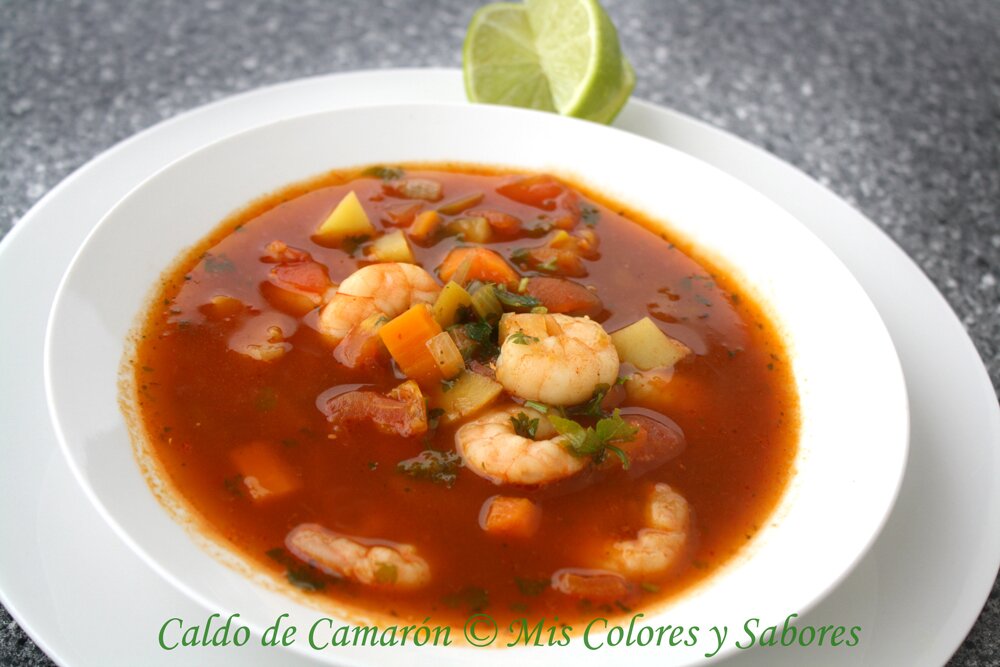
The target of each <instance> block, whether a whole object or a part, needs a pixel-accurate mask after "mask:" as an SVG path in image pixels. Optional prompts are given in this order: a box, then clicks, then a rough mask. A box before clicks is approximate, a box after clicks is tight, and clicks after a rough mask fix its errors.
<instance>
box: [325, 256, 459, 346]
mask: <svg viewBox="0 0 1000 667" xmlns="http://www.w3.org/2000/svg"><path fill="white" fill-rule="evenodd" d="M440 291H441V287H440V286H439V285H438V284H437V281H436V280H434V277H433V276H432V275H431V274H429V273H427V271H425V270H424V269H422V268H420V267H419V266H416V265H415V264H403V263H399V262H386V263H383V264H370V265H368V266H365V267H362V268H360V269H358V270H357V271H355V272H354V273H352V274H351V275H349V276H348V277H347V278H346V279H345V280H344V282H342V283H340V287H338V288H337V293H336V294H334V295H333V298H332V299H330V303H328V304H326V306H324V307H323V311H322V312H321V313H320V316H319V327H320V331H322V332H323V333H325V334H327V335H328V336H331V337H333V338H336V339H338V340H340V339H342V338H344V336H346V335H347V334H348V333H349V332H350V330H351V329H353V328H354V327H355V326H356V325H358V324H360V323H361V322H362V321H363V320H365V319H366V318H368V317H371V316H372V315H375V314H382V315H384V316H385V317H387V318H389V319H392V318H393V317H396V316H397V315H400V314H402V313H403V312H404V311H406V310H407V309H408V308H410V307H411V306H414V305H416V304H418V303H433V302H434V299H436V298H437V295H438V292H440Z"/></svg>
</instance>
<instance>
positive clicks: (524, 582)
mask: <svg viewBox="0 0 1000 667" xmlns="http://www.w3.org/2000/svg"><path fill="white" fill-rule="evenodd" d="M514 583H515V584H517V590H519V591H521V595H526V596H528V597H535V596H538V595H541V594H542V593H543V592H545V589H546V588H548V587H549V585H550V582H549V580H548V579H522V578H521V577H514Z"/></svg>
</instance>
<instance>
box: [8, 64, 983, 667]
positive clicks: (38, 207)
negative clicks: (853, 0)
mask: <svg viewBox="0 0 1000 667" xmlns="http://www.w3.org/2000/svg"><path fill="white" fill-rule="evenodd" d="M417 73H421V74H424V75H438V76H449V77H452V78H453V79H454V78H455V77H456V76H457V75H458V71H457V70H454V69H448V68H419V69H416V68H397V69H384V70H362V71H356V72H345V73H334V74H326V75H320V76H314V77H306V78H302V79H295V80H292V81H288V82H283V83H279V84H275V85H272V86H265V87H261V88H257V89H254V90H250V91H246V92H243V93H239V94H237V95H233V96H230V97H226V98H223V99H220V100H217V101H214V102H211V103H209V104H206V105H202V106H199V107H196V108H194V109H189V110H187V111H184V112H183V113H181V114H178V115H176V116H174V117H172V118H169V119H167V120H164V121H162V122H160V123H158V124H156V125H154V126H152V127H150V128H147V129H145V130H143V131H142V132H140V133H138V134H136V135H133V136H131V137H129V138H128V139H125V140H123V141H122V142H119V143H117V144H115V145H113V146H111V147H109V148H108V149H106V150H104V151H102V152H101V153H99V154H98V155H97V156H95V157H94V158H92V159H91V160H89V161H88V162H86V163H85V164H84V165H82V166H81V167H79V168H78V169H76V170H75V171H74V172H73V173H72V174H70V175H69V176H67V177H66V178H64V179H63V180H62V181H61V182H60V183H59V184H58V185H57V186H55V187H54V188H53V189H52V190H50V191H49V192H48V193H47V194H46V195H45V196H44V197H43V198H42V199H41V200H39V201H38V202H36V203H35V204H34V205H33V206H32V207H31V208H30V209H29V210H28V211H27V212H26V213H25V214H24V215H23V216H22V217H21V222H19V223H18V224H15V225H14V227H13V228H12V230H11V231H10V232H8V233H7V234H6V235H5V239H4V240H3V242H2V243H0V259H3V258H4V257H7V256H9V255H10V253H12V252H13V251H12V250H11V246H13V245H14V241H15V240H16V239H17V238H20V236H21V233H22V230H21V229H20V228H22V227H27V226H28V223H33V221H34V220H35V219H36V218H37V217H38V216H39V215H40V212H41V211H43V210H44V209H45V208H46V207H47V206H48V205H49V204H50V203H51V202H52V200H54V199H56V198H57V197H58V196H59V195H60V194H61V193H62V192H63V191H64V190H65V189H66V188H67V187H68V185H69V184H71V183H73V182H75V180H76V179H77V178H79V177H80V175H81V174H82V173H85V172H87V171H89V170H91V169H93V168H94V167H95V166H96V165H98V164H103V163H105V162H106V161H108V160H110V159H111V158H112V157H114V156H115V155H116V154H117V153H118V152H119V151H121V150H122V149H123V148H124V147H126V146H128V145H130V144H131V143H132V142H134V141H138V140H139V139H140V138H142V137H145V136H146V135H148V134H151V133H154V132H160V131H162V130H165V129H167V128H169V127H170V126H171V125H173V124H174V123H177V122H179V121H180V120H181V119H186V118H188V117H190V116H193V115H196V114H199V113H202V112H205V111H207V110H209V109H212V108H215V107H220V106H225V105H228V104H232V103H234V102H236V101H239V100H242V99H244V98H252V97H255V96H258V95H262V94H269V93H272V92H273V91H274V90H275V89H282V88H286V87H288V88H290V87H296V86H303V87H309V86H313V85H319V86H326V87H329V86H331V85H332V86H333V87H336V86H335V84H336V83H337V82H338V81H340V80H343V79H346V78H349V77H372V76H377V77H387V78H391V77H398V76H407V77H409V76H413V75H414V74H417ZM382 83H384V81H382ZM629 106H630V107H635V108H636V109H637V112H636V114H654V115H655V116H656V117H657V121H658V122H661V123H662V122H663V120H664V119H666V120H669V121H671V123H680V124H694V126H695V127H699V128H702V129H703V130H705V131H707V132H709V133H711V134H714V135H719V136H720V137H721V139H722V140H724V142H725V143H726V144H727V145H730V144H731V143H733V142H734V140H735V144H736V145H737V146H743V147H744V148H745V149H747V150H748V151H749V156H750V157H752V158H753V159H754V161H758V162H761V161H762V162H763V163H765V164H767V165H768V167H769V168H771V169H773V170H775V171H777V172H779V173H780V175H781V177H782V179H783V180H788V179H793V180H796V181H797V183H798V184H800V185H807V186H811V187H810V189H811V190H812V191H813V192H812V193H811V196H822V197H824V198H825V199H826V201H827V202H828V203H830V202H832V203H836V204H839V205H840V206H841V207H843V208H844V210H846V211H849V212H850V213H851V214H852V217H853V218H854V220H852V221H851V222H852V224H857V225H860V223H861V222H862V221H864V222H865V223H867V225H861V226H862V227H863V228H865V229H867V231H869V232H870V231H871V230H876V231H877V232H878V233H879V235H880V236H881V237H883V239H884V240H886V241H889V242H890V243H889V245H888V246H885V247H884V248H883V250H884V251H886V252H889V248H895V251H896V252H895V253H893V255H894V256H897V255H898V257H900V258H905V261H906V263H907V264H909V265H910V266H912V268H914V269H916V273H917V274H918V275H921V276H922V277H923V281H921V286H922V287H923V288H928V287H929V288H930V292H932V293H934V294H935V295H936V297H933V298H934V299H935V301H937V302H938V303H939V305H940V306H943V307H944V308H945V312H947V313H950V314H951V318H948V323H949V325H950V327H951V328H952V329H954V330H955V333H954V334H953V338H952V339H951V340H952V344H954V345H956V346H958V347H960V350H958V352H960V353H961V354H963V355H969V353H971V355H972V357H971V359H974V360H975V361H976V363H974V364H973V366H975V374H976V375H977V376H978V380H977V382H976V384H977V387H976V389H975V390H976V391H977V392H988V394H989V395H990V398H991V401H992V402H993V404H994V405H995V397H996V393H995V389H994V387H993V385H992V382H991V380H990V378H989V376H988V374H987V372H986V369H985V367H984V365H983V363H982V359H981V358H980V356H979V354H978V351H977V350H976V348H975V346H974V345H973V343H972V340H971V339H970V337H969V336H968V334H967V333H965V332H964V330H963V329H962V327H961V322H960V320H959V319H958V317H957V316H956V315H955V313H954V311H952V309H951V307H950V306H949V305H948V303H947V301H946V300H945V298H944V296H943V295H942V294H941V293H940V291H939V290H938V289H937V288H936V286H934V284H933V283H932V282H931V281H930V279H929V278H928V277H927V276H926V275H925V274H923V272H922V271H921V270H920V267H919V266H917V265H916V263H915V262H914V261H913V260H912V258H910V257H909V256H908V255H906V253H905V252H903V251H902V250H901V249H900V248H899V247H898V246H897V245H896V244H895V242H893V241H892V239H891V238H890V237H889V236H888V235H887V234H886V233H885V231H884V230H882V229H881V228H880V227H878V226H877V225H876V224H874V223H873V222H872V221H871V220H869V219H868V218H867V217H865V216H864V215H863V214H862V213H861V212H859V211H857V210H856V209H855V208H854V207H852V206H851V205H850V204H848V203H847V202H846V201H844V200H843V199H842V198H841V197H839V196H838V195H837V194H836V193H834V192H832V191H831V190H830V189H829V188H827V187H825V186H823V185H822V184H820V183H818V182H817V181H816V180H815V179H813V178H812V177H811V176H809V175H808V174H806V173H804V172H803V171H801V170H800V169H798V168H797V167H795V166H793V165H791V164H789V163H787V162H785V161H783V160H781V159H779V158H777V157H775V156H773V155H771V154H769V153H768V152H767V151H765V150H764V149H763V148H760V147H759V146H756V145H754V144H752V143H750V142H748V141H746V140H744V139H742V138H740V137H737V136H735V135H733V134H732V133H730V132H728V131H727V130H725V129H722V128H717V127H714V126H712V125H710V124H709V123H706V122H704V121H700V120H698V119H696V118H693V117H691V116H689V115H686V114H683V113H680V112H678V111H675V110H672V109H669V108H666V107H661V106H658V105H655V104H652V103H649V102H645V101H642V100H632V101H631V102H630V103H629ZM636 114H633V115H636ZM628 115H629V114H628V110H627V109H626V112H625V113H623V117H627V116H628ZM258 124H259V123H258ZM670 145H675V144H673V143H671V144H670ZM681 150H683V151H684V152H689V151H687V150H685V149H683V148H681ZM703 159H704V158H703ZM741 180H742V179H741ZM757 189H761V188H759V187H757ZM765 194H767V196H769V197H773V196H772V195H770V194H769V193H767V192H765ZM776 201H777V202H778V205H779V206H782V207H783V208H786V209H787V205H786V203H785V202H784V201H781V200H780V198H779V199H777V200H776ZM8 239H11V240H8ZM890 333H892V330H891V329H890ZM958 339H964V342H959V340H958ZM971 359H970V361H971ZM992 412H993V414H992V415H991V416H990V422H991V423H992V426H993V433H996V432H997V431H998V429H1000V410H996V411H992ZM993 542H994V543H1000V538H998V539H996V540H993ZM990 550H991V551H992V552H993V556H994V558H993V559H992V561H993V563H992V565H991V570H992V574H991V575H990V584H992V581H993V579H994V578H995V572H996V566H997V565H998V564H1000V548H997V546H996V544H994V546H993V548H992V549H990ZM984 572H986V568H982V569H981V571H980V577H979V578H980V579H982V578H983V576H984V575H983V573H984ZM991 587H992V586H991V585H990V586H985V587H983V586H972V588H973V589H976V590H980V591H982V592H981V593H980V594H977V595H974V596H973V597H974V598H976V602H975V604H974V608H973V605H972V604H970V603H969V602H968V601H966V603H965V604H963V605H961V606H962V607H963V608H966V607H967V608H968V610H971V613H968V614H967V616H968V618H967V622H966V623H963V622H959V624H960V625H961V626H962V627H963V632H962V634H961V635H958V636H956V637H955V638H954V640H953V641H949V642H947V643H949V644H950V645H951V648H950V649H948V655H950V654H952V653H953V652H954V650H955V649H956V648H957V647H958V646H959V645H960V644H961V643H962V640H963V638H964V637H965V636H966V634H967V633H968V629H969V628H970V627H971V626H972V625H973V624H974V623H975V621H976V619H977V618H978V616H979V610H980V609H981V607H982V603H983V602H984V601H985V599H986V597H987V596H988V595H989V593H990V590H991ZM0 600H2V601H3V603H4V605H5V606H6V608H7V609H8V611H9V612H10V613H11V615H12V616H13V617H14V618H15V619H16V620H17V621H18V622H19V624H20V625H21V627H22V628H23V629H24V630H25V632H26V633H27V634H28V635H29V636H30V637H32V639H33V640H35V642H36V644H38V645H39V646H40V647H41V648H42V650H45V651H46V653H47V654H49V655H50V656H51V657H53V658H58V656H57V655H56V654H55V652H53V651H51V650H48V649H47V648H46V642H45V640H44V638H43V637H40V636H39V635H38V634H37V633H36V632H35V628H34V627H33V625H32V624H28V623H25V622H24V618H23V616H22V615H21V614H20V613H19V610H18V606H17V605H14V604H11V601H10V599H9V598H8V596H7V595H6V594H5V592H4V591H3V590H2V589H0Z"/></svg>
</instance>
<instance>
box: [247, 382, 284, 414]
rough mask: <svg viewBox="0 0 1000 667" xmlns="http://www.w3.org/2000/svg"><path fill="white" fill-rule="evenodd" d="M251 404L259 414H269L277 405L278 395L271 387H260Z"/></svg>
mask: <svg viewBox="0 0 1000 667" xmlns="http://www.w3.org/2000/svg"><path fill="white" fill-rule="evenodd" d="M253 404H254V407H255V408H257V409H258V410H259V411H260V412H270V411H271V410H273V409H274V407H275V406H276V405H277V404H278V394H277V393H276V392H275V391H274V389H272V388H271V387H261V388H260V389H259V390H257V395H256V396H254V399H253Z"/></svg>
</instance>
